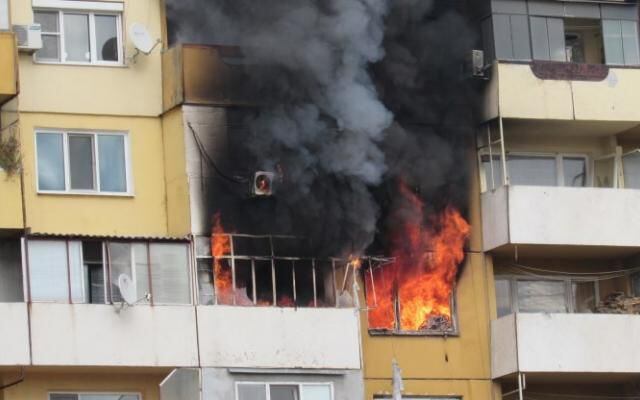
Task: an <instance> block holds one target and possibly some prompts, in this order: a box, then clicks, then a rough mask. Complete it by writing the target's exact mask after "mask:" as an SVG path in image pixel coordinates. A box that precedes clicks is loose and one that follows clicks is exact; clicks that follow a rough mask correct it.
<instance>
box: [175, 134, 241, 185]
mask: <svg viewBox="0 0 640 400" xmlns="http://www.w3.org/2000/svg"><path fill="white" fill-rule="evenodd" d="M187 126H188V127H189V130H191V134H192V135H193V139H194V140H195V141H196V145H197V147H198V151H199V152H200V155H201V156H202V157H203V158H204V159H206V160H207V162H208V163H209V165H211V166H212V167H213V169H214V171H215V172H216V173H217V174H218V175H220V176H221V177H222V178H224V179H226V180H228V181H229V182H233V183H238V184H245V183H247V182H248V181H247V180H244V181H242V180H240V179H236V178H233V177H230V176H228V175H227V174H225V173H224V172H222V170H221V169H220V168H218V166H217V165H216V163H215V161H213V158H211V156H210V155H209V153H207V150H206V148H205V147H204V145H203V143H202V142H201V141H200V137H199V136H198V133H197V132H196V130H195V129H193V126H191V122H187Z"/></svg>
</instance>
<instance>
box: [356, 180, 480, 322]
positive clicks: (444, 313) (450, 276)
mask: <svg viewBox="0 0 640 400" xmlns="http://www.w3.org/2000/svg"><path fill="white" fill-rule="evenodd" d="M400 194H401V195H402V197H403V199H404V200H405V203H406V206H405V207H404V208H403V210H402V213H403V215H404V218H402V219H401V220H402V221H403V222H402V223H400V224H398V226H397V228H395V229H393V230H392V235H391V242H390V243H391V245H392V252H391V253H392V254H391V255H392V256H393V257H394V258H395V262H394V263H393V264H391V265H388V266H386V267H385V268H384V269H382V270H378V271H376V272H375V273H374V274H373V283H374V285H370V284H369V285H367V303H368V306H369V307H370V310H369V327H370V328H372V329H384V330H401V331H409V332H411V331H428V330H437V331H447V330H450V329H451V328H452V303H451V300H452V295H453V289H454V285H455V281H456V275H457V271H458V265H459V264H460V263H461V262H462V260H463V259H464V244H465V241H466V239H467V237H468V235H469V232H470V227H469V224H468V223H467V222H466V221H465V219H464V218H463V217H462V216H461V214H460V213H459V212H458V210H456V209H455V208H453V207H447V208H445V209H444V211H443V212H442V213H441V214H439V215H437V216H435V217H433V218H431V221H430V224H429V225H430V226H425V224H424V223H423V221H424V220H425V219H424V214H425V210H424V208H425V207H424V202H423V201H422V199H421V198H420V197H419V196H418V195H416V194H415V193H413V192H412V191H411V190H410V189H409V187H408V186H407V185H406V184H404V183H401V184H400ZM374 291H375V293H374Z"/></svg>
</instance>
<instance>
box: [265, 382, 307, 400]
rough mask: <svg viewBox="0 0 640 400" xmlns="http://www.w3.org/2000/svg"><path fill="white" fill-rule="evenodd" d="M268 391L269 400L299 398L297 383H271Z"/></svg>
mask: <svg viewBox="0 0 640 400" xmlns="http://www.w3.org/2000/svg"><path fill="white" fill-rule="evenodd" d="M269 392H270V394H271V400H300V394H299V393H298V386H297V385H295V386H294V385H271V386H269Z"/></svg>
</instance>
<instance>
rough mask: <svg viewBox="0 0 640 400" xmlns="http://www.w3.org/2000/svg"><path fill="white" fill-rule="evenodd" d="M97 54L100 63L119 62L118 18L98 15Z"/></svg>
mask: <svg viewBox="0 0 640 400" xmlns="http://www.w3.org/2000/svg"><path fill="white" fill-rule="evenodd" d="M95 18H96V19H95V21H96V52H97V54H96V55H97V57H98V60H100V61H118V26H117V23H118V17H116V16H115V15H96V17H95Z"/></svg>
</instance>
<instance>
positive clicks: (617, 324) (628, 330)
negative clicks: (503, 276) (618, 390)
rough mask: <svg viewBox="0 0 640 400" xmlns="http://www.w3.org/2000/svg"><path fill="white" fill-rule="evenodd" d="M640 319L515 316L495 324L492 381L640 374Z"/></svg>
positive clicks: (492, 324)
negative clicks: (518, 377)
mask: <svg viewBox="0 0 640 400" xmlns="http://www.w3.org/2000/svg"><path fill="white" fill-rule="evenodd" d="M639 335H640V316H637V315H620V314H524V313H519V314H510V315H507V316H504V317H502V318H500V319H497V320H495V321H492V323H491V347H492V365H491V370H492V377H493V379H498V378H501V377H504V376H507V375H510V374H513V373H517V372H523V373H590V374H593V373H602V374H605V373H606V374H611V373H620V374H623V373H640V348H639V347H638V346H634V345H633V343H636V342H637V340H638V337H639Z"/></svg>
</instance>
